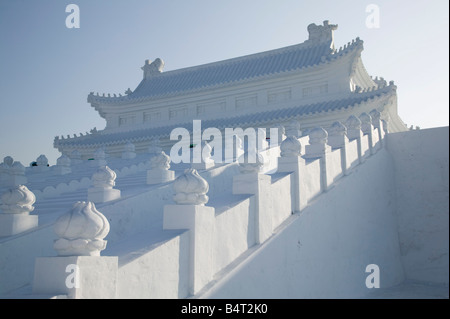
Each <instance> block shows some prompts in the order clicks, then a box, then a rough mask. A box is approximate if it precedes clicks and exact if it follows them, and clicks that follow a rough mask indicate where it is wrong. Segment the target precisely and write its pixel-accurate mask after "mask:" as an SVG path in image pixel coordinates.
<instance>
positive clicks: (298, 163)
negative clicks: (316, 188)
mask: <svg viewBox="0 0 450 319" xmlns="http://www.w3.org/2000/svg"><path fill="white" fill-rule="evenodd" d="M301 148H302V146H301V144H300V141H299V140H298V138H296V137H295V136H288V137H287V138H286V139H285V140H284V141H283V142H282V143H281V145H280V149H281V154H280V155H281V157H279V158H278V168H277V172H280V173H284V172H293V174H294V176H293V177H294V178H293V183H292V190H291V198H292V203H293V205H292V206H293V211H294V212H299V211H301V210H302V209H303V208H304V207H305V206H306V205H307V204H308V201H307V198H306V196H305V194H304V192H303V190H301V189H300V178H302V176H301V172H302V171H303V170H304V169H305V160H304V159H303V158H302V157H301Z"/></svg>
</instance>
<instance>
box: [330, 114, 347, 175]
mask: <svg viewBox="0 0 450 319" xmlns="http://www.w3.org/2000/svg"><path fill="white" fill-rule="evenodd" d="M348 143H349V140H348V137H347V128H346V127H345V125H344V124H342V123H341V122H339V121H336V122H334V123H333V124H332V125H331V127H330V129H328V145H330V146H331V147H332V148H333V149H340V150H341V164H342V172H343V173H344V175H348V170H349V169H350V163H348V161H347V146H348Z"/></svg>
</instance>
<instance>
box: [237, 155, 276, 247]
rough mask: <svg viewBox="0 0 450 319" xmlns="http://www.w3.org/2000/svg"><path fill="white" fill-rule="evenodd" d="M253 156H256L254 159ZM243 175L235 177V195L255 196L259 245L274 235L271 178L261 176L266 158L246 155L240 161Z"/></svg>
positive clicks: (240, 169)
mask: <svg viewBox="0 0 450 319" xmlns="http://www.w3.org/2000/svg"><path fill="white" fill-rule="evenodd" d="M251 155H255V158H253V159H252V157H251ZM238 162H239V171H240V173H241V174H239V175H235V176H233V190H232V191H233V194H234V195H238V194H248V195H254V196H255V212H256V214H255V225H256V228H255V229H256V238H255V241H256V243H257V244H260V243H262V242H264V241H265V240H266V239H267V238H269V237H270V236H271V235H272V232H273V228H272V215H271V214H272V213H273V212H272V211H271V209H270V206H271V200H272V199H271V198H270V190H269V187H270V184H271V177H270V176H269V175H264V174H261V173H260V172H261V169H262V167H263V166H264V158H263V157H262V155H261V154H259V153H258V152H256V151H255V152H254V153H253V154H252V153H251V152H246V153H244V154H243V155H242V156H241V157H239V159H238Z"/></svg>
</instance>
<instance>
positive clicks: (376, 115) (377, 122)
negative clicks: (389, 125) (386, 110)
mask: <svg viewBox="0 0 450 319" xmlns="http://www.w3.org/2000/svg"><path fill="white" fill-rule="evenodd" d="M369 115H370V117H371V118H372V125H373V127H375V128H378V129H381V113H380V112H379V111H377V110H376V109H373V110H372V111H370V112H369Z"/></svg>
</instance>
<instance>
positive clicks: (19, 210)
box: [0, 185, 38, 237]
mask: <svg viewBox="0 0 450 319" xmlns="http://www.w3.org/2000/svg"><path fill="white" fill-rule="evenodd" d="M0 199H1V204H0V211H1V212H0V237H4V236H12V235H16V234H19V233H22V232H24V231H26V230H29V229H31V228H34V227H37V226H38V216H37V215H29V213H30V212H32V211H33V210H34V207H33V204H34V203H35V202H36V197H35V196H34V194H33V193H32V192H31V191H30V190H29V189H28V188H27V187H26V186H24V185H17V186H12V187H11V188H9V189H8V190H7V191H6V192H4V193H3V194H1V196H0Z"/></svg>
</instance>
